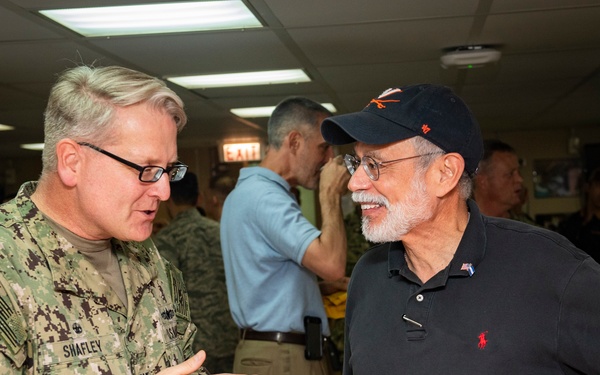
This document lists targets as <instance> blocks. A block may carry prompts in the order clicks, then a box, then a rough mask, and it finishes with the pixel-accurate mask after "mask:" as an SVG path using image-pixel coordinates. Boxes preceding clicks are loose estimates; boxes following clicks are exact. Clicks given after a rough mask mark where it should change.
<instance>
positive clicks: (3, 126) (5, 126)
mask: <svg viewBox="0 0 600 375" xmlns="http://www.w3.org/2000/svg"><path fill="white" fill-rule="evenodd" d="M14 128H15V127H14V126H10V125H4V124H0V132H1V131H4V130H13V129H14Z"/></svg>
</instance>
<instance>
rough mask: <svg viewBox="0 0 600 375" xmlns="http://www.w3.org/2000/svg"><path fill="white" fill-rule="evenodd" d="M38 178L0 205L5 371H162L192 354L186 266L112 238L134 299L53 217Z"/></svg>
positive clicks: (0, 334) (1, 358) (0, 364)
mask: <svg viewBox="0 0 600 375" xmlns="http://www.w3.org/2000/svg"><path fill="white" fill-rule="evenodd" d="M35 187H36V184H35V183H26V184H25V185H23V186H22V187H21V189H20V191H19V193H18V195H17V197H16V198H15V199H14V200H12V201H10V202H8V203H6V204H4V205H2V206H0V353H1V355H0V369H2V374H59V373H60V374H64V373H68V374H83V375H87V374H119V375H120V374H155V373H157V372H158V371H160V370H162V369H164V368H167V367H169V366H172V365H174V364H176V363H179V362H182V360H183V359H185V358H188V357H190V356H191V355H192V354H193V352H192V347H191V343H192V340H193V336H194V334H195V330H196V328H195V326H194V325H193V323H191V321H190V318H189V306H188V301H187V296H186V294H185V288H184V285H183V280H182V278H181V273H179V271H177V270H176V269H175V268H174V267H173V266H171V265H170V263H169V262H166V261H164V260H163V259H161V258H160V256H159V254H158V252H157V250H156V247H155V246H154V245H153V244H152V241H146V242H144V243H139V242H123V241H118V240H113V241H112V246H113V249H114V251H115V255H116V257H117V259H118V262H119V266H120V269H121V273H122V276H123V280H124V283H125V288H126V291H127V300H128V308H127V309H126V308H125V307H124V305H123V304H122V302H121V301H120V299H119V298H118V297H117V295H116V293H114V292H113V290H112V289H111V288H110V287H109V286H108V285H107V284H106V282H105V281H104V278H103V277H102V276H101V275H100V274H99V273H98V272H97V271H96V270H95V268H94V267H93V266H92V264H91V263H89V261H87V259H86V258H85V257H84V256H83V255H82V254H81V253H79V252H78V251H77V249H75V248H74V247H73V245H71V244H70V243H69V242H67V241H66V239H65V238H63V237H61V236H60V235H58V234H57V233H56V232H54V231H53V230H52V228H51V227H50V226H49V225H48V223H47V221H46V220H45V219H44V218H43V216H42V214H41V213H40V211H39V210H38V209H37V207H36V206H35V205H34V204H33V202H32V201H31V199H30V196H31V194H32V193H33V191H34V190H35Z"/></svg>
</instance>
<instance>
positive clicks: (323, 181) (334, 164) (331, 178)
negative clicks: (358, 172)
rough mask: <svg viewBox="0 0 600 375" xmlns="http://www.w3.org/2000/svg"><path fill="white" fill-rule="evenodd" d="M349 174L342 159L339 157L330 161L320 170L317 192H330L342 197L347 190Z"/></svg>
mask: <svg viewBox="0 0 600 375" xmlns="http://www.w3.org/2000/svg"><path fill="white" fill-rule="evenodd" d="M350 177H351V176H350V173H348V169H347V168H346V166H345V165H344V159H343V158H342V156H341V155H338V156H336V157H335V158H332V159H330V160H329V161H328V162H327V163H326V164H325V165H324V166H323V169H322V170H321V178H320V182H319V190H321V191H330V192H331V193H334V194H336V195H339V196H342V195H344V194H345V193H346V191H347V189H348V181H350Z"/></svg>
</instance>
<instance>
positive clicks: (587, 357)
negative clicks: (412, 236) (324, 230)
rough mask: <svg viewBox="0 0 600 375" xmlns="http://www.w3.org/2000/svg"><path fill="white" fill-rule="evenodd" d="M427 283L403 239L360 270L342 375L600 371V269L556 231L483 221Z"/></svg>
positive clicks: (475, 222) (476, 219)
mask: <svg viewBox="0 0 600 375" xmlns="http://www.w3.org/2000/svg"><path fill="white" fill-rule="evenodd" d="M468 206H469V211H470V213H471V215H470V219H469V223H468V225H467V228H466V230H465V233H464V235H463V238H462V240H461V242H460V244H459V246H458V249H457V251H456V254H455V256H454V258H453V260H452V262H451V263H450V265H449V266H448V267H447V268H446V269H444V270H442V271H441V272H440V273H438V274H437V275H436V276H434V277H433V278H432V279H431V280H429V281H428V282H427V283H425V284H424V285H423V284H422V283H421V282H420V281H419V279H418V278H417V277H416V276H415V275H414V274H413V273H412V272H411V271H410V270H409V269H408V267H407V265H406V262H405V260H404V248H403V245H402V243H401V242H396V243H388V244H383V245H380V246H377V247H375V248H373V249H371V250H369V251H367V253H365V255H363V257H362V258H361V259H360V261H359V262H358V264H357V265H356V267H355V269H354V271H353V274H352V280H351V282H350V286H349V290H348V301H347V308H346V345H345V358H344V375H350V374H354V375H386V374H394V375H397V374H410V375H419V374H424V375H425V374H426V375H432V374H445V375H446V374H466V373H469V374H486V375H489V374H507V375H508V374H510V375H515V374H527V375H531V374H544V375H551V374H600V265H598V264H597V263H596V262H594V261H593V260H592V258H590V257H589V256H588V255H587V254H585V253H584V252H583V251H581V250H579V249H577V248H575V247H574V246H573V245H572V244H571V243H570V242H568V241H567V240H566V239H565V238H564V237H562V236H560V235H558V234H557V233H554V232H551V231H548V230H545V229H542V228H538V227H534V226H530V225H527V224H524V223H521V222H518V221H514V220H506V219H498V218H491V217H487V216H482V215H481V214H480V212H479V209H478V207H477V205H476V204H475V203H474V202H473V201H469V202H468Z"/></svg>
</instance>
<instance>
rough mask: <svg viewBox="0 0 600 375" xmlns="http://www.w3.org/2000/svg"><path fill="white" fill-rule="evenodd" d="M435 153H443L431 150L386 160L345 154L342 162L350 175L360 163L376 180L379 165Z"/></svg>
mask: <svg viewBox="0 0 600 375" xmlns="http://www.w3.org/2000/svg"><path fill="white" fill-rule="evenodd" d="M436 154H443V152H431V153H429V154H423V155H415V156H409V157H407V158H400V159H394V160H386V161H376V160H375V159H373V158H372V157H370V156H363V157H362V158H360V159H358V158H357V157H356V156H354V155H349V154H346V155H344V163H345V164H346V168H348V172H350V174H351V175H353V174H354V172H356V170H357V169H358V167H359V166H360V165H361V164H362V165H363V169H364V170H365V172H366V173H367V176H369V178H370V179H371V180H373V181H377V180H379V166H382V165H384V164H389V163H396V162H399V161H404V160H409V159H415V158H420V157H423V156H428V155H436Z"/></svg>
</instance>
